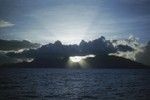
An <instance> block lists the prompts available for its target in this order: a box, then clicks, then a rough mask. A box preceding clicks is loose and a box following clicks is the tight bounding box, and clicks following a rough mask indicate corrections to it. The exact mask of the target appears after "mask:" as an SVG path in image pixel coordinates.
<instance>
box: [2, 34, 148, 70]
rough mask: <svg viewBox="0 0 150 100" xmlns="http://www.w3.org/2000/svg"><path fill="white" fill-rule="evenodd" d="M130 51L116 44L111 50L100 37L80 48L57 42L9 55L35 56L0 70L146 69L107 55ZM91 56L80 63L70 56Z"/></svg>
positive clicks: (135, 63) (83, 44) (108, 43)
mask: <svg viewBox="0 0 150 100" xmlns="http://www.w3.org/2000/svg"><path fill="white" fill-rule="evenodd" d="M118 50H119V51H132V50H133V48H132V47H129V46H127V45H118V46H117V47H114V46H113V44H112V42H110V40H106V39H105V37H103V36H101V37H100V38H98V39H95V40H93V41H89V42H86V41H84V40H82V41H81V42H80V44H79V45H77V44H73V45H64V44H62V43H61V41H59V40H57V41H56V42H55V43H49V44H46V45H43V46H41V47H39V48H38V49H30V50H27V51H24V52H22V53H14V52H10V53H8V54H7V55H8V56H12V57H13V56H17V57H24V56H26V57H29V58H30V57H31V58H33V57H34V60H33V61H31V62H21V63H17V64H16V63H15V64H4V65H3V66H1V67H5V68H6V67H17V68H29V67H33V68H149V67H147V66H145V65H143V64H141V63H138V62H135V61H132V60H129V59H126V58H122V57H117V56H113V55H111V56H110V55H109V54H110V53H115V52H116V51H118ZM90 54H92V55H94V57H87V58H86V59H83V60H82V61H78V62H73V61H71V60H70V57H76V56H78V57H80V56H81V58H82V56H86V55H90Z"/></svg>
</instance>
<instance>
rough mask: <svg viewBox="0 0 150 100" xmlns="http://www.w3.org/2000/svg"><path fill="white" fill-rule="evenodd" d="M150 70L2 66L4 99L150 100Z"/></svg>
mask: <svg viewBox="0 0 150 100" xmlns="http://www.w3.org/2000/svg"><path fill="white" fill-rule="evenodd" d="M149 96H150V70H145V69H87V70H71V69H47V68H45V69H44V68H43V69H36V68H34V69H32V68H29V69H1V71H0V100H150V97H149Z"/></svg>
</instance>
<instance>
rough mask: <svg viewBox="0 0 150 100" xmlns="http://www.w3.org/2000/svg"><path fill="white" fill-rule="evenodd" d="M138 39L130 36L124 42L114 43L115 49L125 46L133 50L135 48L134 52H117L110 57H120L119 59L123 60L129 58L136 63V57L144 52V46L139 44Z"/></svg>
mask: <svg viewBox="0 0 150 100" xmlns="http://www.w3.org/2000/svg"><path fill="white" fill-rule="evenodd" d="M138 40H139V39H138V38H135V37H133V36H129V38H128V39H124V40H115V41H112V43H113V45H114V46H115V47H117V46H118V45H125V46H129V47H131V48H133V50H132V51H126V52H124V51H117V52H116V53H111V54H109V55H115V56H119V57H123V58H127V59H130V60H134V61H136V55H137V54H138V53H139V52H142V50H143V47H144V45H142V44H140V43H139V42H138Z"/></svg>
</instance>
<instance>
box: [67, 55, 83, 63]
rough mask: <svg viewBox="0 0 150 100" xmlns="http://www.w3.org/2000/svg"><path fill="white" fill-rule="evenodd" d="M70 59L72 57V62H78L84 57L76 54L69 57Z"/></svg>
mask: <svg viewBox="0 0 150 100" xmlns="http://www.w3.org/2000/svg"><path fill="white" fill-rule="evenodd" d="M69 59H70V60H71V61H72V62H75V63H77V62H80V61H81V60H82V59H83V57H80V56H74V57H69Z"/></svg>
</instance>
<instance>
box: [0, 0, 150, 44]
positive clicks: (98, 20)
mask: <svg viewBox="0 0 150 100" xmlns="http://www.w3.org/2000/svg"><path fill="white" fill-rule="evenodd" d="M149 34H150V0H0V39H7V40H14V39H15V40H29V41H32V42H37V43H41V44H45V43H49V42H54V41H56V40H60V41H62V43H64V44H74V43H79V42H80V41H81V40H83V39H84V40H87V41H89V40H93V39H96V38H98V37H100V36H102V35H103V36H105V37H106V38H107V39H122V38H127V37H129V36H130V35H133V36H135V37H137V38H139V39H140V41H142V42H147V41H149V40H150V35H149Z"/></svg>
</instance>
